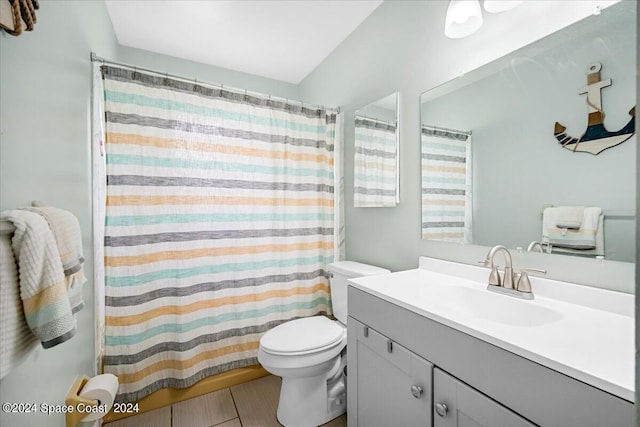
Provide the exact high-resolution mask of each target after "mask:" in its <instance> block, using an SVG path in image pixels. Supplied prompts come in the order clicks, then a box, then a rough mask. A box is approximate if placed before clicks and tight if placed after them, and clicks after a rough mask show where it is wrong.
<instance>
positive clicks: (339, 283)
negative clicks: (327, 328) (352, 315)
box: [329, 261, 390, 325]
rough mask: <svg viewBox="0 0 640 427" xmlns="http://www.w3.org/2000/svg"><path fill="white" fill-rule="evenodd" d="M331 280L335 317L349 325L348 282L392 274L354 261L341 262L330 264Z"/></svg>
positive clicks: (383, 269) (384, 269)
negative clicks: (360, 278)
mask: <svg viewBox="0 0 640 427" xmlns="http://www.w3.org/2000/svg"><path fill="white" fill-rule="evenodd" d="M329 272H330V273H331V280H330V281H329V285H330V287H331V305H332V306H333V315H334V316H335V317H336V319H338V320H339V321H340V323H342V324H343V325H346V324H347V280H349V279H352V278H354V277H363V276H373V275H375V274H385V273H390V271H389V270H387V269H386V268H380V267H376V266H373V265H369V264H362V263H360V262H354V261H339V262H334V263H331V264H329Z"/></svg>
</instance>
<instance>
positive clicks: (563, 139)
mask: <svg viewBox="0 0 640 427" xmlns="http://www.w3.org/2000/svg"><path fill="white" fill-rule="evenodd" d="M601 69H602V64H600V63H599V62H596V63H593V64H591V65H589V68H588V69H587V86H586V87H584V88H582V89H581V90H580V92H578V94H580V95H582V94H585V93H586V94H587V104H588V105H589V121H588V125H587V130H586V131H585V133H584V134H583V135H582V136H581V137H580V138H573V137H571V136H569V135H567V134H566V133H565V130H566V129H567V128H566V127H565V126H563V125H561V124H560V123H558V122H556V124H555V128H554V131H553V133H554V135H555V137H556V139H557V140H558V142H559V143H560V145H562V147H563V148H566V149H567V150H571V151H580V152H584V153H591V154H600V153H602V152H603V151H604V150H606V149H607V148H611V147H615V146H616V145H618V144H622V143H623V142H625V141H626V140H627V139H629V138H631V136H632V135H633V134H634V132H635V120H636V107H633V108H632V109H631V110H630V111H629V115H630V116H631V119H630V120H629V122H628V123H627V124H626V125H625V126H624V127H623V128H622V129H620V130H618V131H615V132H610V131H608V130H607V129H606V128H605V127H604V124H603V123H604V116H605V114H604V111H603V110H602V96H601V93H600V92H601V90H602V89H603V88H605V87H607V86H611V79H606V80H602V79H601V78H600V70H601Z"/></svg>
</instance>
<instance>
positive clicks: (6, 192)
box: [0, 0, 299, 427]
mask: <svg viewBox="0 0 640 427" xmlns="http://www.w3.org/2000/svg"><path fill="white" fill-rule="evenodd" d="M37 18H38V23H37V24H36V26H35V29H34V31H33V32H26V33H23V34H22V35H21V36H19V37H13V36H10V35H7V34H5V33H4V32H0V185H1V191H0V210H6V209H14V208H18V207H24V206H29V205H30V204H31V202H32V201H33V200H40V201H43V202H45V203H46V204H48V205H51V206H57V207H60V208H63V209H67V210H69V211H71V212H73V213H74V214H75V215H76V216H77V217H78V219H79V221H80V225H81V231H82V235H83V247H84V255H85V258H86V259H87V262H86V263H85V273H86V275H87V277H89V282H88V283H87V284H86V285H85V287H84V290H83V297H84V299H85V302H86V307H85V308H84V309H83V310H82V311H81V312H79V313H78V317H77V321H78V332H77V334H76V336H75V337H73V338H72V339H71V340H69V341H68V342H65V343H63V344H61V345H59V346H56V347H54V348H52V349H48V350H43V349H41V348H38V349H37V350H35V351H34V352H32V353H31V354H30V355H29V356H28V357H27V359H26V360H25V361H24V362H23V363H22V364H20V365H19V366H18V367H17V368H15V369H14V370H13V371H12V372H11V373H9V375H8V376H7V377H5V378H4V379H2V381H0V400H1V401H2V402H36V403H49V404H62V403H63V402H64V396H65V395H66V392H67V390H68V388H69V387H70V386H71V384H72V383H73V381H74V380H75V378H76V377H77V376H81V375H87V376H92V375H94V365H95V362H94V360H95V357H94V341H95V333H94V312H95V310H94V292H93V280H92V277H93V269H92V267H93V265H92V264H93V262H92V260H93V251H92V248H93V241H92V226H91V203H92V197H91V148H90V130H91V129H90V123H91V121H90V118H91V111H90V101H91V99H90V97H91V78H92V65H91V63H90V61H89V54H90V52H91V51H93V52H95V53H96V54H98V55H99V56H101V57H104V58H106V59H112V60H115V61H118V62H124V63H130V64H134V65H137V66H140V67H147V68H151V69H157V70H160V71H166V72H169V73H174V74H177V75H183V76H186V77H194V78H197V79H198V80H201V81H206V82H210V83H216V82H221V83H223V84H224V85H225V86H230V87H236V88H242V89H247V90H252V91H257V92H261V93H268V94H272V95H274V96H279V97H283V98H290V99H299V90H298V87H297V86H296V85H292V84H289V83H284V82H280V81H275V80H271V79H266V78H262V77H257V76H253V75H250V74H245V73H238V72H234V71H230V70H226V69H222V68H218V67H212V66H207V65H204V64H199V63H195V62H190V61H185V60H181V59H176V58H172V57H169V56H166V55H158V54H154V53H151V52H146V51H143V50H139V49H133V48H128V47H124V46H120V45H118V43H117V40H116V37H115V34H114V32H113V29H112V26H111V21H110V18H109V15H108V13H107V10H106V7H105V5H104V2H102V1H97V0H96V1H88V0H83V1H79V0H78V1H60V0H52V1H44V2H43V1H41V2H40V10H39V11H38V12H37ZM0 425H2V426H10V427H20V426H36V425H37V426H43V427H46V426H62V425H64V415H62V414H57V415H43V414H28V415H14V414H5V413H2V412H0Z"/></svg>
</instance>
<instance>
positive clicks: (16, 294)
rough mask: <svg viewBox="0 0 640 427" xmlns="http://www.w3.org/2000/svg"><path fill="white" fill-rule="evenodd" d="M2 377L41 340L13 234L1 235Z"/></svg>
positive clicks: (0, 326) (0, 331) (0, 365)
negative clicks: (24, 292)
mask: <svg viewBox="0 0 640 427" xmlns="http://www.w3.org/2000/svg"><path fill="white" fill-rule="evenodd" d="M0 277H2V283H1V286H0V342H2V346H0V379H1V378H4V377H5V376H6V375H7V374H8V373H9V371H11V369H13V368H14V367H16V366H17V365H18V364H19V363H20V362H21V361H22V360H23V359H24V358H25V357H26V356H27V355H28V354H29V353H30V352H31V350H32V349H34V348H35V347H37V346H38V340H37V339H36V337H35V336H34V335H33V334H32V333H31V330H30V329H29V326H27V322H26V321H25V318H24V311H23V310H22V301H21V300H20V287H19V286H20V285H19V283H18V269H17V268H16V261H15V259H14V258H13V251H12V250H11V234H6V235H3V236H0Z"/></svg>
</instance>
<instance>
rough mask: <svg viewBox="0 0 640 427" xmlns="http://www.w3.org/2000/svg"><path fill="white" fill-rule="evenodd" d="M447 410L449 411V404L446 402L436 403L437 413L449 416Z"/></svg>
mask: <svg viewBox="0 0 640 427" xmlns="http://www.w3.org/2000/svg"><path fill="white" fill-rule="evenodd" d="M447 411H449V408H447V405H445V404H444V403H436V414H438V415H440V416H441V417H442V418H444V417H446V416H447Z"/></svg>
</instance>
